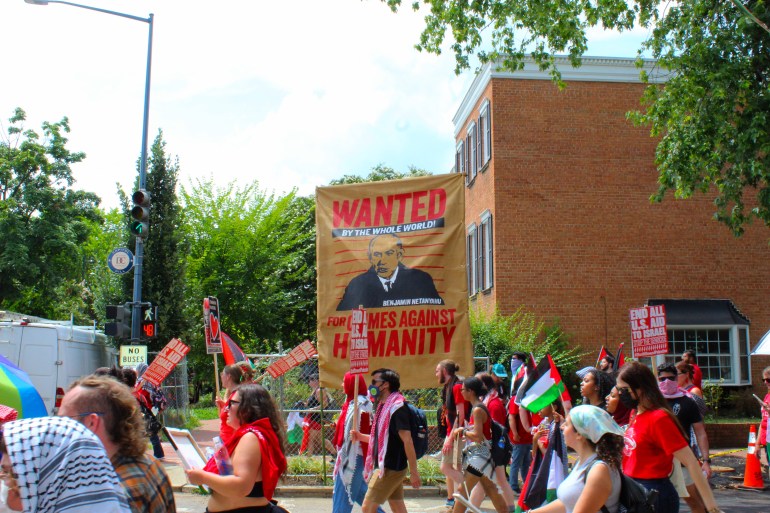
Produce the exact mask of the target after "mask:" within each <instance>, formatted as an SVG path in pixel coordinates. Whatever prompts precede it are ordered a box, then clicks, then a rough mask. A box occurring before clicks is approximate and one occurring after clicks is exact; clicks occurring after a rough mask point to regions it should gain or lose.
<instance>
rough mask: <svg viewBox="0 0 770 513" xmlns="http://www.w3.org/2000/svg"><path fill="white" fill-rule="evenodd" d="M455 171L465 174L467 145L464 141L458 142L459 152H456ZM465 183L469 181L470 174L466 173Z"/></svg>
mask: <svg viewBox="0 0 770 513" xmlns="http://www.w3.org/2000/svg"><path fill="white" fill-rule="evenodd" d="M455 171H456V172H457V173H462V174H465V145H464V144H463V142H462V141H460V142H459V143H457V153H455ZM465 183H466V184H467V183H468V175H465Z"/></svg>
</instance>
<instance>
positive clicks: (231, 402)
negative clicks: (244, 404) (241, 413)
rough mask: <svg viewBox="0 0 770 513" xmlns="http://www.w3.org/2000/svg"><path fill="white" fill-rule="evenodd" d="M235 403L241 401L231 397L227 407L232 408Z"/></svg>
mask: <svg viewBox="0 0 770 513" xmlns="http://www.w3.org/2000/svg"><path fill="white" fill-rule="evenodd" d="M234 404H241V402H240V401H236V400H235V399H230V400H229V401H227V407H228V408H232V407H233V405H234Z"/></svg>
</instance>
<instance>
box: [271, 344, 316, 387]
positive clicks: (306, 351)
mask: <svg viewBox="0 0 770 513" xmlns="http://www.w3.org/2000/svg"><path fill="white" fill-rule="evenodd" d="M317 354H318V351H316V348H315V346H314V345H313V343H312V342H311V341H309V340H305V341H304V342H302V343H301V344H300V345H298V346H297V347H295V348H294V349H292V350H291V351H289V354H287V355H286V356H284V357H283V358H281V359H279V360H276V361H275V362H273V363H271V364H270V366H269V367H268V368H267V369H265V372H267V373H268V374H270V376H271V377H273V378H277V377H278V376H282V375H284V374H286V373H287V372H288V371H290V370H291V369H293V368H294V367H296V366H297V365H299V364H300V363H302V362H304V361H305V360H307V359H308V358H311V357H313V356H315V355H317Z"/></svg>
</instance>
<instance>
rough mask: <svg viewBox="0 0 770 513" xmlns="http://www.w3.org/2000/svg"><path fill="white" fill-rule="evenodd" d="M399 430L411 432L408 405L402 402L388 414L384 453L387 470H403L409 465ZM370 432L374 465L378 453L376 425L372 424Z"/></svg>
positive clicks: (375, 464)
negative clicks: (386, 445) (372, 436)
mask: <svg viewBox="0 0 770 513" xmlns="http://www.w3.org/2000/svg"><path fill="white" fill-rule="evenodd" d="M399 430H406V431H409V432H410V434H411V427H410V425H409V407H408V406H407V405H406V404H404V405H403V406H402V407H401V408H399V409H398V410H396V411H394V412H393V415H391V416H390V425H389V426H388V449H387V452H386V453H385V468H386V469H389V470H404V469H405V468H406V467H408V466H409V461H408V460H407V459H406V451H404V442H402V441H401V437H400V436H398V432H399ZM372 433H373V434H374V454H373V455H372V456H373V458H374V466H375V467H376V466H377V461H378V455H377V447H378V442H379V440H378V438H379V430H378V429H376V426H372Z"/></svg>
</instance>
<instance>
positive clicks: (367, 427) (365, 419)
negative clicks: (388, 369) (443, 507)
mask: <svg viewBox="0 0 770 513" xmlns="http://www.w3.org/2000/svg"><path fill="white" fill-rule="evenodd" d="M356 381H358V387H357V388H358V390H357V391H356ZM342 390H343V391H344V392H345V396H346V397H347V400H346V401H345V403H344V404H343V405H342V410H341V412H340V418H339V419H338V420H337V425H336V428H335V432H334V441H333V443H334V447H335V448H336V449H337V459H336V460H335V462H334V473H333V476H334V491H333V492H332V513H350V512H351V511H353V503H354V502H355V503H358V504H359V505H361V504H363V502H364V496H365V495H366V482H365V481H364V455H365V454H366V453H367V450H368V448H369V444H366V443H360V442H357V441H354V440H353V437H352V436H350V433H351V432H352V431H353V429H356V428H357V429H358V431H359V432H361V433H362V434H364V435H368V434H369V433H370V431H371V428H372V422H371V412H372V403H371V401H370V400H369V398H368V397H367V390H366V382H365V381H364V376H363V374H351V373H350V372H346V373H345V375H344V376H343V378H342ZM356 403H357V404H358V408H356ZM356 410H357V411H358V417H356V416H355V413H356ZM377 511H378V513H384V510H383V509H382V508H379V509H378V510H377Z"/></svg>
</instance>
